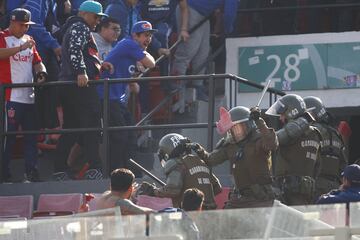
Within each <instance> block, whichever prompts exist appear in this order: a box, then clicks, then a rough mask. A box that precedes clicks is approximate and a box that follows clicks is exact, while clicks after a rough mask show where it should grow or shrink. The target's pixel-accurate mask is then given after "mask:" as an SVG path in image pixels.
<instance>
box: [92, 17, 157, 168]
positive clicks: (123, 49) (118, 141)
mask: <svg viewBox="0 0 360 240" xmlns="http://www.w3.org/2000/svg"><path fill="white" fill-rule="evenodd" d="M155 31H156V29H153V28H152V25H151V24H150V23H149V22H147V21H139V22H137V23H135V24H134V26H133V27H132V34H131V37H126V38H125V39H123V40H121V41H120V42H118V44H117V45H116V46H115V47H114V48H113V49H112V50H111V51H110V53H109V54H108V55H107V57H106V58H105V61H107V62H110V63H111V64H113V65H114V69H115V70H114V73H113V74H110V75H109V74H107V72H104V74H103V75H102V77H103V78H110V81H111V79H112V78H130V77H136V76H137V74H139V72H141V69H144V68H153V67H154V66H155V60H154V58H153V57H152V56H151V55H150V54H149V53H148V52H147V47H148V46H149V44H150V43H151V40H152V34H153V32H155ZM127 88H128V92H133V93H138V92H139V86H138V84H137V83H135V82H131V83H129V84H125V83H113V84H109V89H110V90H109V98H110V101H109V109H110V111H109V126H129V125H134V119H133V116H132V115H131V114H130V112H129V110H128V108H127V105H126V102H127V97H128V96H127ZM98 94H99V96H100V99H102V100H103V99H104V95H103V94H104V87H103V85H99V87H98ZM109 143H110V168H111V170H113V169H115V168H118V167H128V159H129V158H130V157H132V155H133V154H134V151H135V148H136V136H135V132H134V131H121V132H112V133H110V141H109Z"/></svg>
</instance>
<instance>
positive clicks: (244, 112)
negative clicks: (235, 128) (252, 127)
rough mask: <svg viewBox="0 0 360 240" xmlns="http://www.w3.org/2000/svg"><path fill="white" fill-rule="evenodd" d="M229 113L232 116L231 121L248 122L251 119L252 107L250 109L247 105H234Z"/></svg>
mask: <svg viewBox="0 0 360 240" xmlns="http://www.w3.org/2000/svg"><path fill="white" fill-rule="evenodd" d="M229 113H230V116H231V121H232V122H233V123H235V124H236V123H242V122H246V121H249V119H250V109H248V108H247V107H242V106H237V107H233V108H232V109H230V111H229Z"/></svg>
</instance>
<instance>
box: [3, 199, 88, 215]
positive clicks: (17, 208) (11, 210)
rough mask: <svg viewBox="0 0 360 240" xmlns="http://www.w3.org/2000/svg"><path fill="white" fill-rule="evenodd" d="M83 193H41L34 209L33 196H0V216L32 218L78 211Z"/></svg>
mask: <svg viewBox="0 0 360 240" xmlns="http://www.w3.org/2000/svg"><path fill="white" fill-rule="evenodd" d="M82 203H83V194H81V193H66V194H41V195H40V196H39V200H38V202H37V208H36V211H34V197H33V196H32V195H24V196H0V218H3V219H4V218H28V219H29V218H33V217H44V216H59V215H69V214H73V213H76V212H78V210H79V208H80V206H81V205H82Z"/></svg>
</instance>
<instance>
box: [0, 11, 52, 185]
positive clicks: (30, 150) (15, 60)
mask: <svg viewBox="0 0 360 240" xmlns="http://www.w3.org/2000/svg"><path fill="white" fill-rule="evenodd" d="M30 18H31V13H30V12H29V11H28V10H26V9H23V8H17V9H14V10H13V11H12V12H11V15H10V26H9V28H8V29H5V30H4V31H0V84H9V83H32V82H33V81H34V79H33V70H34V71H35V73H36V81H37V82H43V81H45V78H46V75H47V74H46V68H45V66H44V64H43V63H42V62H41V58H40V56H39V54H38V52H37V50H36V48H35V41H34V40H33V39H32V38H31V37H30V36H29V35H27V34H25V33H26V32H27V30H28V29H29V25H30V24H34V23H33V22H31V21H30ZM5 93H6V94H5V105H6V106H5V111H6V119H5V127H6V129H7V131H16V130H17V129H18V127H19V125H21V126H22V129H23V130H35V129H36V120H35V119H36V115H35V112H36V111H35V110H36V108H35V104H34V103H35V99H34V88H32V87H29V88H7V89H6V90H5ZM24 139H25V144H24V158H25V170H26V172H25V177H26V180H29V181H38V180H39V176H38V171H37V148H36V135H25V138H24ZM14 143H15V136H7V137H6V138H5V150H4V153H3V162H2V164H3V167H2V170H3V172H2V179H1V180H2V181H9V180H10V178H11V175H10V169H9V162H10V158H11V153H12V150H13V146H14Z"/></svg>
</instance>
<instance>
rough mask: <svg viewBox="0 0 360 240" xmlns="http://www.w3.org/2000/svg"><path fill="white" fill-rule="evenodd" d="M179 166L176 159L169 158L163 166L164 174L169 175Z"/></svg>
mask: <svg viewBox="0 0 360 240" xmlns="http://www.w3.org/2000/svg"><path fill="white" fill-rule="evenodd" d="M178 164H179V161H178V160H177V159H176V158H171V159H169V160H167V161H166V163H165V165H164V171H165V174H169V173H170V172H171V171H172V170H174V169H175V168H176V167H177V166H178Z"/></svg>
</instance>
